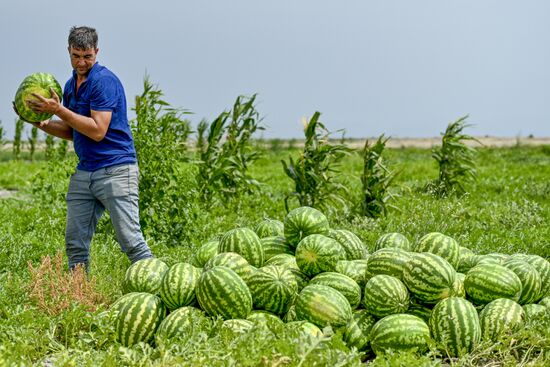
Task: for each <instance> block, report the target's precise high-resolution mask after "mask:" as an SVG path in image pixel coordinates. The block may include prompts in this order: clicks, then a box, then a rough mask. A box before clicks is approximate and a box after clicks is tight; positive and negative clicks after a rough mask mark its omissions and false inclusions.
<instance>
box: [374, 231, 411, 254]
mask: <svg viewBox="0 0 550 367" xmlns="http://www.w3.org/2000/svg"><path fill="white" fill-rule="evenodd" d="M383 248H400V249H402V250H405V251H411V250H412V247H411V243H410V242H409V239H408V238H407V237H406V236H405V235H403V234H401V233H398V232H390V233H384V234H383V235H381V236H380V237H378V239H377V240H376V242H375V243H374V250H375V251H378V250H380V249H383Z"/></svg>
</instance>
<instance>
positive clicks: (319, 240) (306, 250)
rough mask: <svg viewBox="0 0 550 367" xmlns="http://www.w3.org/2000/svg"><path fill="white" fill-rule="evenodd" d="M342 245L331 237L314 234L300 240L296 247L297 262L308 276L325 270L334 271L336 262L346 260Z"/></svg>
mask: <svg viewBox="0 0 550 367" xmlns="http://www.w3.org/2000/svg"><path fill="white" fill-rule="evenodd" d="M344 258H345V252H344V249H343V248H342V246H341V245H340V244H339V243H338V242H336V241H335V240H333V239H332V238H330V237H327V236H323V235H321V234H312V235H309V236H307V237H305V238H304V239H303V240H301V241H300V243H299V244H298V246H297V247H296V264H298V267H299V268H300V270H301V271H302V272H303V273H304V274H306V275H307V276H310V277H312V276H315V275H317V274H319V273H322V272H325V271H334V269H335V268H336V263H337V262H338V261H339V260H344Z"/></svg>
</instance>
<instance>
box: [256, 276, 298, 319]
mask: <svg viewBox="0 0 550 367" xmlns="http://www.w3.org/2000/svg"><path fill="white" fill-rule="evenodd" d="M248 287H249V288H250V293H251V294H252V301H253V304H254V307H255V308H256V309H260V310H266V311H269V312H273V313H274V314H276V315H283V314H285V313H286V312H287V311H288V308H289V307H290V306H291V305H292V303H293V302H294V298H295V297H296V293H297V291H298V284H297V282H296V278H295V277H294V274H292V272H291V271H290V269H288V268H285V267H283V266H276V265H268V266H264V267H262V268H259V269H258V271H256V272H255V273H254V275H253V276H252V277H251V278H250V281H249V283H248Z"/></svg>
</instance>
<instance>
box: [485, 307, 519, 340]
mask: <svg viewBox="0 0 550 367" xmlns="http://www.w3.org/2000/svg"><path fill="white" fill-rule="evenodd" d="M524 319H525V311H523V308H522V307H521V306H520V305H519V304H518V303H517V302H515V301H512V300H511V299H507V298H499V299H496V300H494V301H491V302H490V303H488V304H487V305H486V306H485V307H484V308H483V310H481V313H480V314H479V321H480V323H481V335H482V338H483V339H484V340H491V341H493V342H495V341H496V340H497V339H498V338H499V337H500V336H501V335H502V334H503V333H504V332H506V331H508V330H510V331H514V330H516V329H518V328H519V327H521V326H522V325H523V321H524Z"/></svg>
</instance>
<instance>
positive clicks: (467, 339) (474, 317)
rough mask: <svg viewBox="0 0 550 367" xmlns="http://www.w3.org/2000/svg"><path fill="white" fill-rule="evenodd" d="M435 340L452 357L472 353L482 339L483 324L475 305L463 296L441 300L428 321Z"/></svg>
mask: <svg viewBox="0 0 550 367" xmlns="http://www.w3.org/2000/svg"><path fill="white" fill-rule="evenodd" d="M428 325H429V327H430V331H431V332H432V336H433V338H434V340H435V341H436V342H437V343H439V345H440V346H441V349H443V350H444V351H445V352H446V353H447V354H448V355H449V356H451V357H461V356H463V355H465V354H467V353H470V352H471V351H472V350H473V349H474V348H475V346H476V345H477V344H478V343H479V341H480V340H481V325H480V322H479V316H478V314H477V310H476V309H475V307H474V305H472V303H470V301H468V300H466V299H464V298H461V297H449V298H445V299H444V300H442V301H440V302H439V303H438V304H437V305H435V307H434V308H433V310H432V313H431V316H430V320H429V322H428Z"/></svg>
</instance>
